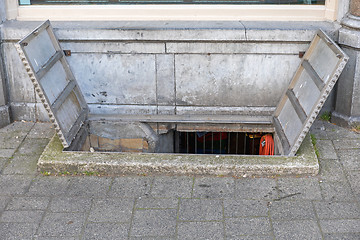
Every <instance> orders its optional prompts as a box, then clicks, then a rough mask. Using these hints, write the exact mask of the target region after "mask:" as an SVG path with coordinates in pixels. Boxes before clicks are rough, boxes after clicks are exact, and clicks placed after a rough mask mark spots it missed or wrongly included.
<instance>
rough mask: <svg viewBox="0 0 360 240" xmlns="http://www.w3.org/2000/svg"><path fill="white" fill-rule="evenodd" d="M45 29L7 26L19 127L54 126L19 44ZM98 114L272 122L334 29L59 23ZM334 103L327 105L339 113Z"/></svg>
mask: <svg viewBox="0 0 360 240" xmlns="http://www.w3.org/2000/svg"><path fill="white" fill-rule="evenodd" d="M39 24H40V23H39V22H18V21H11V22H5V23H4V24H3V25H2V29H1V32H2V35H3V38H4V43H3V45H2V47H3V51H4V61H5V63H6V64H5V65H6V69H5V71H6V75H7V79H6V81H7V84H8V86H9V97H10V102H11V109H12V116H13V118H14V119H15V120H23V119H24V120H33V121H35V120H40V121H46V120H48V118H47V114H46V112H45V110H44V108H43V106H42V104H41V102H40V101H39V98H38V97H37V95H36V93H35V91H34V88H33V86H32V83H31V81H30V79H29V78H28V76H27V73H26V71H25V69H24V67H23V66H22V63H21V61H20V59H19V57H18V54H17V52H16V50H15V47H14V44H16V42H17V41H18V40H19V39H21V38H22V37H24V36H25V35H26V34H28V33H29V32H31V31H32V30H33V29H34V28H35V27H36V26H37V25H39ZM53 26H54V29H55V33H56V35H57V37H58V38H59V40H60V44H61V46H62V48H63V49H66V50H71V52H72V53H71V56H69V57H67V60H68V62H69V64H70V67H71V69H72V70H73V72H74V75H75V77H76V79H77V81H78V83H79V85H80V88H81V91H82V92H83V94H84V96H85V99H86V101H87V102H88V104H89V107H90V111H91V112H93V113H108V114H111V113H125V114H189V113H190V114H236V113H248V114H259V115H269V114H272V112H273V111H274V109H275V106H276V104H277V103H278V101H279V99H280V97H281V95H282V93H283V91H284V90H285V89H286V87H287V84H288V83H289V81H290V80H291V78H292V76H293V74H294V72H295V71H296V69H297V67H298V64H299V63H300V61H301V59H300V58H299V52H302V51H305V50H306V49H307V47H308V45H309V43H310V41H311V39H312V38H313V36H314V34H315V32H316V31H317V29H319V28H322V29H323V30H324V31H325V32H327V33H328V34H329V35H330V36H331V37H332V38H333V39H334V40H335V41H336V40H337V31H338V27H337V25H336V24H334V23H327V22H292V23H286V22H265V23H264V22H92V23H86V22H53ZM332 102H333V96H331V97H330V100H329V101H328V103H327V104H326V106H325V108H326V109H331V108H332V105H333V104H332Z"/></svg>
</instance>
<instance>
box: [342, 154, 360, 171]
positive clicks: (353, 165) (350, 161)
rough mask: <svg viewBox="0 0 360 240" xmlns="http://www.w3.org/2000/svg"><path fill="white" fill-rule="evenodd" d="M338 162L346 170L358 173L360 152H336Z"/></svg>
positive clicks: (359, 169)
mask: <svg viewBox="0 0 360 240" xmlns="http://www.w3.org/2000/svg"><path fill="white" fill-rule="evenodd" d="M337 153H338V156H339V160H340V162H341V163H342V165H343V166H344V169H346V170H358V171H360V150H359V149H351V150H338V151H337Z"/></svg>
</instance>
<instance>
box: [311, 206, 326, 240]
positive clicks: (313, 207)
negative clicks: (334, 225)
mask: <svg viewBox="0 0 360 240" xmlns="http://www.w3.org/2000/svg"><path fill="white" fill-rule="evenodd" d="M311 206H312V209H313V211H314V215H315V220H316V224H317V226H318V227H319V230H320V234H321V238H322V239H323V240H324V239H325V237H324V232H323V230H322V228H321V225H320V219H319V216H318V214H317V211H316V208H315V204H314V202H313V201H312V202H311Z"/></svg>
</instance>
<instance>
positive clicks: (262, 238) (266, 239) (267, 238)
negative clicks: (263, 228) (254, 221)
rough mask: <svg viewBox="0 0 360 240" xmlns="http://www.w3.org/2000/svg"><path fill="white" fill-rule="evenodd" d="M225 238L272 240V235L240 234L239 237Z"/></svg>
mask: <svg viewBox="0 0 360 240" xmlns="http://www.w3.org/2000/svg"><path fill="white" fill-rule="evenodd" d="M226 239H227V240H239V239H241V240H274V237H273V236H272V235H250V236H249V235H248V236H241V237H231V236H230V237H229V236H228V237H226Z"/></svg>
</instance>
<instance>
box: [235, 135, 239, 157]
mask: <svg viewBox="0 0 360 240" xmlns="http://www.w3.org/2000/svg"><path fill="white" fill-rule="evenodd" d="M235 142H236V146H235V154H238V148H239V146H238V145H239V133H238V132H237V133H236V140H235Z"/></svg>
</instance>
